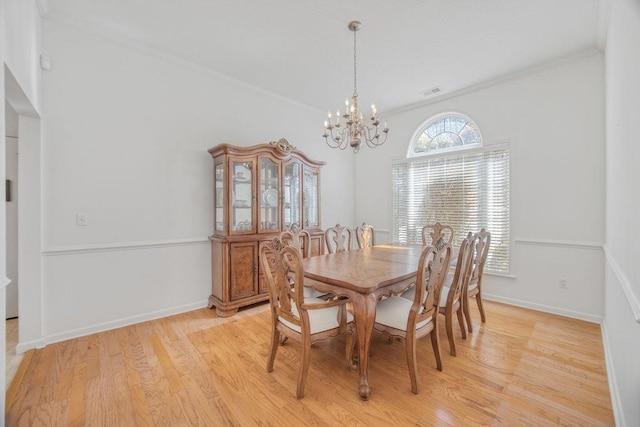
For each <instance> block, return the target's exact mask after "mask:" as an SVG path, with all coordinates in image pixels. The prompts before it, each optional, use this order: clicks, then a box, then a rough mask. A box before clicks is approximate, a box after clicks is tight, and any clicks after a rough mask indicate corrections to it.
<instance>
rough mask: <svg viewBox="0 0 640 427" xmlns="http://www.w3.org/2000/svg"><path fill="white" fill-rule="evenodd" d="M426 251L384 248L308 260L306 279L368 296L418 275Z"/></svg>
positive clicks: (305, 262)
mask: <svg viewBox="0 0 640 427" xmlns="http://www.w3.org/2000/svg"><path fill="white" fill-rule="evenodd" d="M423 249H424V247H423V246H422V245H414V244H395V243H394V244H384V245H377V246H373V247H369V248H364V249H357V250H351V251H345V252H339V253H334V254H326V255H320V256H314V257H310V258H305V259H304V260H303V265H304V275H305V277H308V278H310V279H314V280H317V281H320V282H325V283H330V284H332V285H336V286H340V287H343V288H347V289H351V290H353V291H356V292H358V293H363V294H368V293H371V292H374V291H376V290H377V289H379V288H381V287H384V286H387V285H389V284H392V283H397V282H399V281H403V280H407V279H411V278H412V277H414V276H415V275H416V271H417V269H418V260H419V258H420V255H421V254H422V251H423Z"/></svg>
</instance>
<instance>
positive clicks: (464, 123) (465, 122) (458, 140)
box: [407, 113, 482, 157]
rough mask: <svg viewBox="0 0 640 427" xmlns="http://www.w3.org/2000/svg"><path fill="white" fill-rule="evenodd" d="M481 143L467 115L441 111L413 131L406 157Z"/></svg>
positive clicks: (480, 135)
mask: <svg viewBox="0 0 640 427" xmlns="http://www.w3.org/2000/svg"><path fill="white" fill-rule="evenodd" d="M480 145H482V134H480V130H479V129H478V126H476V124H475V123H474V122H473V120H471V119H470V118H469V117H467V116H465V115H463V114H459V113H442V114H438V115H436V116H433V117H431V118H430V119H429V120H427V121H426V122H425V123H424V124H423V125H422V126H421V127H420V128H419V129H418V132H416V133H415V135H414V137H413V138H412V140H411V144H410V145H409V151H408V153H407V157H417V156H423V155H425V154H432V153H434V152H441V151H450V150H458V149H462V148H469V147H476V146H480Z"/></svg>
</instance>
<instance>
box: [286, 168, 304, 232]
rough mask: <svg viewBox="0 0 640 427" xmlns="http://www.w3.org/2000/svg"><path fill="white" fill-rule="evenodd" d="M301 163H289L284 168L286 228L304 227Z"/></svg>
mask: <svg viewBox="0 0 640 427" xmlns="http://www.w3.org/2000/svg"><path fill="white" fill-rule="evenodd" d="M300 188H301V186H300V163H289V164H287V165H285V166H284V215H283V221H284V226H285V227H287V228H288V227H291V226H292V225H293V224H296V225H298V226H299V227H302V224H301V219H300V214H301V209H300V206H301V205H300V201H301V197H300Z"/></svg>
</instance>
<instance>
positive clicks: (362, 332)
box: [353, 294, 377, 400]
mask: <svg viewBox="0 0 640 427" xmlns="http://www.w3.org/2000/svg"><path fill="white" fill-rule="evenodd" d="M376 304H377V298H376V297H375V296H374V295H371V294H367V295H363V294H357V295H355V296H354V299H353V312H354V313H353V314H354V317H355V321H356V329H357V330H358V357H359V363H358V367H359V376H360V378H359V381H358V392H359V393H360V398H361V399H362V400H368V399H369V395H370V394H371V386H370V385H369V347H370V346H371V334H372V332H373V323H374V321H375V319H376Z"/></svg>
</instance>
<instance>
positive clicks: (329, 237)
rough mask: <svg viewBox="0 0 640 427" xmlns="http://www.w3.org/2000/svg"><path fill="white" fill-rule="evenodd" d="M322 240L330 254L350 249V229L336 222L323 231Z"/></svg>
mask: <svg viewBox="0 0 640 427" xmlns="http://www.w3.org/2000/svg"><path fill="white" fill-rule="evenodd" d="M324 241H325V244H326V246H327V251H328V252H329V253H330V254H333V253H336V252H344V251H350V250H351V229H350V228H349V227H343V226H341V225H340V224H336V225H335V227H330V228H327V229H326V230H325V232H324Z"/></svg>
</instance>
